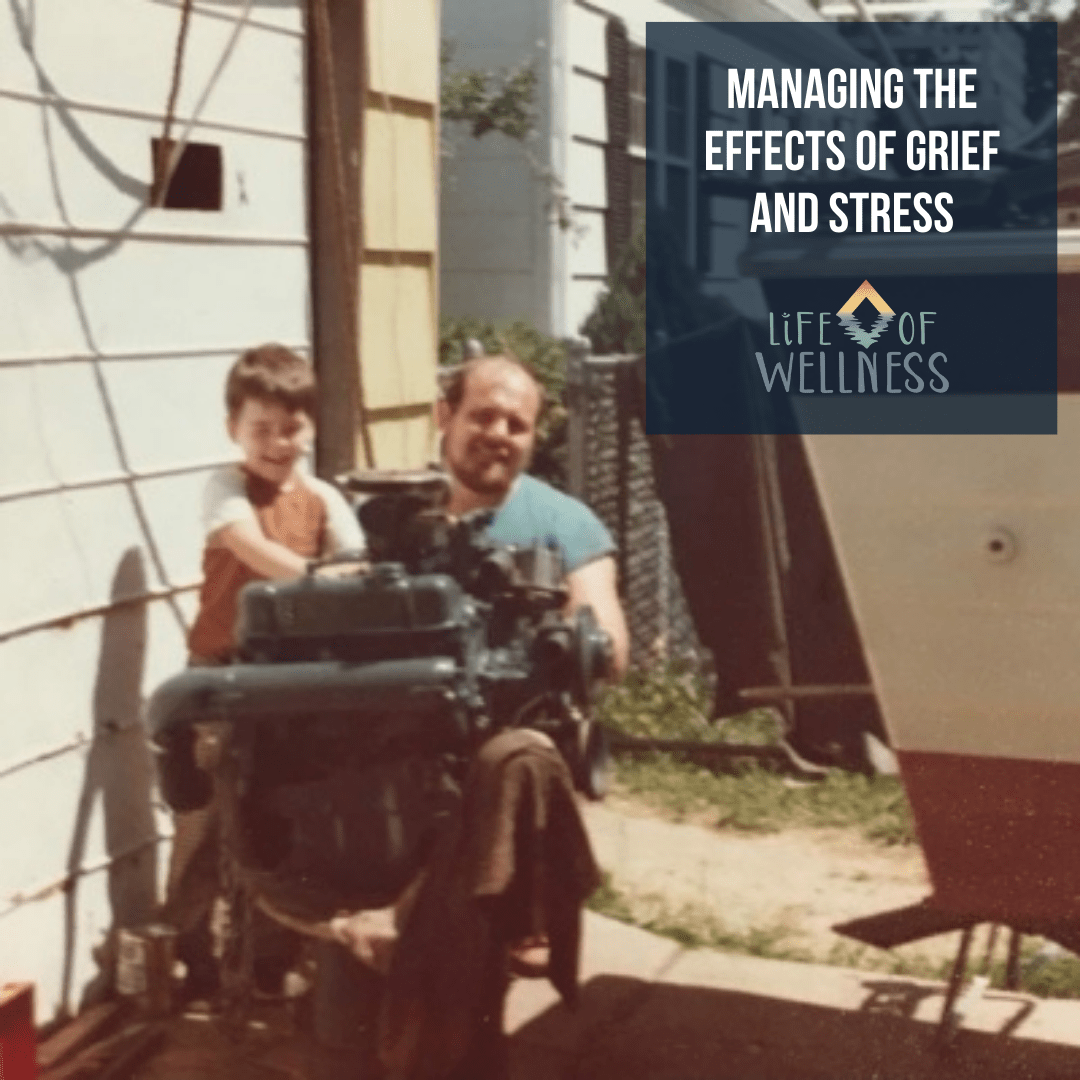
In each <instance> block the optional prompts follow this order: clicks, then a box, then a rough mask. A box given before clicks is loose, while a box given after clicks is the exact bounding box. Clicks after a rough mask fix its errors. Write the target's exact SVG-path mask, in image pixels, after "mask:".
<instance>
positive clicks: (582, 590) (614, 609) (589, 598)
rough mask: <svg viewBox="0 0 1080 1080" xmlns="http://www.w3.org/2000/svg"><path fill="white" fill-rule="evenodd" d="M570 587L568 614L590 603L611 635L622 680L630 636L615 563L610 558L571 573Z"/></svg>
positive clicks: (618, 674)
mask: <svg viewBox="0 0 1080 1080" xmlns="http://www.w3.org/2000/svg"><path fill="white" fill-rule="evenodd" d="M566 584H567V586H568V588H569V591H570V599H569V601H568V602H567V605H566V609H567V611H568V612H573V611H575V610H576V609H577V608H579V607H581V606H582V605H583V604H588V605H589V606H590V607H591V608H592V609H593V612H594V613H595V615H596V621H597V622H598V623H599V624H600V625H601V626H602V627H603V628H604V629H605V630H606V631H607V632H608V633H609V634H610V635H611V645H612V659H613V668H614V677H615V678H616V679H621V678H622V677H623V676H624V675H625V674H626V668H627V665H628V663H629V660H630V634H629V631H628V630H627V628H626V616H625V615H624V614H623V609H622V603H621V602H620V600H619V591H618V589H617V588H616V570H615V560H614V559H613V558H612V557H611V556H610V555H606V556H604V558H602V559H594V560H593V561H592V562H587V563H586V564H585V565H584V566H579V567H578V568H577V569H576V570H571V571H570V573H569V574H568V575H567V577H566Z"/></svg>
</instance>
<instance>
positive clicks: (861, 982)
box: [507, 914, 1080, 1080]
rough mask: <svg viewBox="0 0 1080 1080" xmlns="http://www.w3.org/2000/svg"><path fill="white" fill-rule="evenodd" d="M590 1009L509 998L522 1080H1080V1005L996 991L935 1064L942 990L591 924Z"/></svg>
mask: <svg viewBox="0 0 1080 1080" xmlns="http://www.w3.org/2000/svg"><path fill="white" fill-rule="evenodd" d="M586 918H587V924H586V936H585V956H584V967H583V971H582V984H583V992H582V1000H581V1003H580V1006H579V1008H578V1010H577V1011H576V1012H575V1013H570V1012H568V1011H567V1010H566V1009H565V1008H564V1007H563V1006H562V1005H561V1004H560V1003H559V1002H558V999H557V997H556V995H555V994H554V992H553V991H552V990H551V988H550V987H549V986H548V984H547V983H546V982H521V983H518V984H517V985H516V986H515V987H514V989H513V991H512V993H511V997H510V1001H509V1008H508V1018H507V1019H508V1030H509V1031H511V1032H512V1033H513V1039H512V1045H513V1053H514V1059H513V1060H514V1074H513V1075H514V1080H795V1078H806V1080H922V1078H924V1077H925V1078H930V1077H935V1078H936V1077H972V1078H973V1080H974V1078H979V1080H1006V1078H1008V1080H1058V1078H1062V1080H1063V1078H1065V1077H1076V1076H1080V1002H1072V1001H1068V1002H1066V1001H1037V1000H1035V999H1032V998H1030V997H1027V996H1025V995H1021V994H1007V993H1003V992H997V991H991V992H989V993H987V994H986V996H985V997H984V998H983V999H982V1001H981V1002H979V1003H978V1004H977V1005H975V1006H974V1007H973V1008H972V1009H971V1011H970V1014H969V1015H968V1016H967V1018H966V1019H965V1022H964V1027H963V1029H962V1030H961V1031H959V1032H958V1033H957V1035H956V1037H955V1038H954V1040H953V1042H952V1044H951V1047H950V1048H949V1049H948V1050H947V1051H946V1052H944V1053H942V1052H940V1051H939V1050H938V1049H937V1048H936V1046H935V1041H934V1035H935V1025H936V1022H937V1019H938V1017H939V1016H940V1012H941V1005H942V998H943V987H942V986H941V984H937V983H931V982H925V981H921V980H917V979H909V978H902V977H895V976H883V975H879V974H876V973H866V972H858V971H851V970H847V969H843V968H832V967H824V966H821V965H813V964H798V963H791V962H788V961H781V960H760V959H756V958H753V957H745V956H736V955H729V954H726V953H721V952H714V951H711V950H705V949H700V950H687V949H683V948H681V947H680V946H679V945H677V944H676V943H675V942H673V941H670V940H667V939H665V938H659V937H656V936H655V935H652V934H649V933H646V932H645V931H643V930H638V929H637V928H635V927H631V926H625V925H623V924H621V923H618V922H614V921H612V920H610V919H605V918H602V917H600V916H597V915H593V914H589V915H587V917H586Z"/></svg>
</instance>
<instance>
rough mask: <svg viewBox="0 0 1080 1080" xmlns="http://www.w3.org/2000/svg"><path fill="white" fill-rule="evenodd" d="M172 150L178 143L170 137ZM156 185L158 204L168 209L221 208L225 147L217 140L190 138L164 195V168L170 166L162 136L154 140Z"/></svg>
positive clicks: (155, 191)
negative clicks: (162, 186) (210, 141)
mask: <svg viewBox="0 0 1080 1080" xmlns="http://www.w3.org/2000/svg"><path fill="white" fill-rule="evenodd" d="M168 145H169V148H170V151H171V149H172V147H173V146H174V145H175V143H173V142H172V140H170V141H169V144H168ZM150 155H151V162H152V164H153V173H154V187H153V192H154V194H155V195H156V196H157V197H156V198H155V199H154V205H156V206H162V207H164V208H165V209H167V210H220V209H221V168H222V166H221V147H220V146H215V145H214V144H213V143H197V142H189V143H187V144H186V145H185V146H184V149H183V151H182V152H181V154H180V160H179V161H178V162H177V163H176V168H175V169H174V170H173V174H172V177H171V178H170V179H169V186H168V188H167V189H166V191H165V193H164V198H162V196H161V194H160V192H161V183H162V179H163V177H162V171H163V170H164V169H165V168H166V167H167V165H168V161H167V160H166V159H167V155H165V154H163V153H162V142H161V139H151V140H150Z"/></svg>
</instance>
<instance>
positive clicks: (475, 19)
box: [441, 0, 814, 336]
mask: <svg viewBox="0 0 1080 1080" xmlns="http://www.w3.org/2000/svg"><path fill="white" fill-rule="evenodd" d="M790 6H792V7H794V8H795V14H802V15H803V16H805V17H807V18H813V17H814V15H813V12H812V9H810V8H809V7H805V8H803V7H801V6H800V5H799V4H792V5H790ZM714 7H715V9H716V10H715V12H714V11H712V10H711V9H710V8H709V7H708V6H707V5H706V4H703V3H699V4H697V5H690V4H688V3H685V2H682V0H679V2H675V0H672V2H666V0H545V2H544V3H527V2H525V0H510V2H507V3H505V4H501V5H500V6H499V7H498V8H497V9H493V8H492V5H490V4H489V3H487V0H445V3H444V5H443V34H444V37H445V38H446V39H447V40H449V41H450V42H451V43H452V44H453V45H454V46H455V51H454V54H453V66H454V67H460V68H481V69H487V70H492V69H498V68H511V67H516V66H518V65H520V64H522V63H524V62H527V61H530V60H532V61H533V62H535V63H536V65H537V69H538V71H539V73H540V75H541V86H540V92H539V95H538V102H537V105H538V121H539V122H538V130H537V135H536V137H535V138H534V139H532V140H530V141H529V142H528V143H526V144H525V145H522V144H520V143H517V142H515V141H513V140H511V139H507V138H505V137H504V136H502V135H486V136H484V137H483V138H482V139H479V140H477V139H473V138H471V136H470V135H469V133H468V131H467V130H466V129H465V128H464V125H461V124H448V125H447V127H446V132H447V143H448V145H449V147H450V149H451V153H450V156H449V158H448V159H447V161H446V164H445V173H446V178H445V181H444V184H443V189H442V224H441V250H442V310H443V312H444V313H446V314H451V315H479V316H484V317H487V318H492V319H497V320H509V319H514V318H524V319H527V320H529V321H531V322H533V323H534V324H535V325H536V326H538V327H539V328H540V329H542V330H544V331H546V332H548V333H551V334H555V335H559V336H563V335H576V334H578V333H579V331H580V327H581V324H582V323H583V321H584V320H585V318H586V317H587V315H588V314H589V312H590V311H591V310H592V308H593V306H594V305H595V303H596V300H597V297H598V296H599V295H600V293H601V292H602V291H603V290H604V289H605V288H606V286H607V281H608V274H609V271H610V270H611V267H610V266H609V260H610V250H609V245H608V244H607V237H606V221H607V216H608V213H609V211H610V209H611V202H610V200H611V198H612V193H611V191H609V176H608V167H607V162H606V156H607V154H608V151H609V147H610V146H611V133H610V132H609V131H608V129H607V124H608V119H607V100H606V95H607V93H608V85H609V74H610V73H609V71H608V53H607V41H606V34H605V31H606V27H607V23H608V21H609V19H611V18H618V19H621V20H622V21H623V22H624V24H625V26H626V33H627V38H628V40H629V43H630V45H631V46H632V47H637V48H644V46H645V44H646V41H645V33H646V24H647V23H648V22H671V23H674V22H697V21H699V20H700V19H704V18H716V19H723V18H732V17H735V15H733V14H731V13H726V14H725V11H724V10H722V9H724V5H722V4H716V5H714ZM759 7H760V17H761V18H763V19H771V20H776V19H787V18H790V17H792V13H791V12H788V11H780V10H779V9H775V8H769V7H767V6H766V5H765V4H763V3H762V4H759ZM755 10H756V9H755ZM709 52H710V59H711V61H712V62H713V63H714V65H715V66H716V67H717V70H718V71H722V70H723V68H724V67H725V65H727V64H728V63H732V64H734V63H737V62H743V63H747V62H749V58H751V57H754V56H757V55H758V54H755V53H754V52H753V50H752V49H750V48H749V47H748V46H746V45H745V44H744V43H743V42H741V41H738V40H736V39H733V38H731V37H730V36H727V35H724V34H722V33H719V32H718V33H716V34H715V35H713V37H712V44H711V48H710V50H709ZM668 60H672V61H674V62H676V63H678V64H683V65H685V70H686V73H687V80H688V83H687V85H688V88H689V89H688V96H689V113H688V122H689V130H690V131H695V130H697V127H696V126H695V125H698V113H699V112H700V111H702V109H703V108H704V106H703V104H702V102H701V101H699V97H698V60H699V54H698V53H696V52H695V53H687V54H686V55H682V54H675V53H670V54H668V53H665V54H663V55H660V54H657V55H656V56H655V57H654V60H653V63H655V65H656V69H655V70H656V71H657V72H659V75H658V76H657V79H658V85H657V88H656V94H655V101H656V115H657V116H658V117H659V121H658V123H657V124H656V125H655V127H656V131H657V133H658V139H659V140H660V141H659V142H658V144H657V146H656V147H654V148H652V151H651V153H650V160H655V162H656V164H655V166H654V167H653V170H652V172H651V183H652V184H653V185H654V187H653V190H654V191H655V193H656V196H657V198H658V200H659V203H660V205H662V206H666V205H667V204H668V202H669V199H670V194H669V188H671V187H672V183H673V182H674V181H672V182H671V183H669V178H670V177H674V176H675V175H677V174H679V170H682V174H683V175H684V176H685V180H686V185H687V189H688V191H689V200H688V201H689V218H688V226H689V227H688V230H687V237H688V242H687V259H688V261H689V262H690V263H691V264H692V265H694V266H695V267H697V268H698V269H699V270H700V271H701V272H702V274H703V276H704V278H705V288H706V289H707V291H710V292H713V293H722V294H724V295H727V296H728V297H729V298H730V299H732V300H733V301H734V302H735V303H736V304H737V305H738V306H739V307H740V308H742V309H743V310H745V311H746V312H747V313H748V314H751V315H755V316H760V315H761V313H762V312H763V310H764V308H763V301H762V297H761V290H760V288H759V286H758V285H757V284H756V283H755V282H749V281H744V280H741V279H740V278H739V277H738V274H737V270H736V265H735V263H736V259H737V256H738V253H739V251H740V250H741V248H742V246H744V245H745V242H746V238H747V232H748V228H749V214H748V211H747V204H746V201H745V200H744V199H735V198H727V197H724V196H715V197H711V198H710V199H708V200H704V201H700V203H699V200H698V199H697V196H696V193H695V184H696V165H695V155H696V152H697V147H696V145H695V144H694V143H693V140H691V141H690V145H689V147H688V149H687V152H686V153H685V154H684V155H681V156H680V155H673V154H670V153H669V152H668V151H667V149H666V147H665V146H664V145H663V135H664V131H665V121H664V110H665V107H666V101H667V91H666V80H665V70H666V68H665V65H666V63H667V61H668ZM717 88H718V89H717V93H718V94H719V83H717ZM710 108H711V107H710ZM716 111H717V112H719V111H721V110H720V109H719V108H718V109H716ZM628 153H629V154H630V156H631V158H632V159H633V160H634V161H635V162H640V163H641V165H642V167H643V166H644V161H645V147H644V146H633V145H631V146H630V148H629V151H628ZM545 170H547V171H548V175H549V179H546V180H545V179H544V171H545ZM699 215H708V219H709V223H710V236H711V241H710V245H709V250H708V251H707V252H704V251H699V250H698V248H697V246H696V245H694V244H692V243H691V241H690V239H689V238H690V237H693V236H694V235H695V230H696V227H697V221H698V217H699Z"/></svg>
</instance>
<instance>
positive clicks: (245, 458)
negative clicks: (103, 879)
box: [161, 345, 364, 996]
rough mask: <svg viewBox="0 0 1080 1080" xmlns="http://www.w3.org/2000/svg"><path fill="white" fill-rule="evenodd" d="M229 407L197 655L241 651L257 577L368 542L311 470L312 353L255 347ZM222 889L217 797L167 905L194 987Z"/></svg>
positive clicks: (211, 491)
mask: <svg viewBox="0 0 1080 1080" xmlns="http://www.w3.org/2000/svg"><path fill="white" fill-rule="evenodd" d="M225 407H226V426H227V429H228V432H229V437H230V438H231V439H232V440H233V442H235V443H236V444H237V446H238V447H239V448H240V453H241V457H242V460H241V461H240V462H238V463H237V464H234V465H225V466H223V467H222V468H220V469H217V470H215V472H214V473H212V474H211V476H210V478H209V481H208V482H207V485H206V493H205V496H204V503H203V525H204V528H205V535H206V546H205V549H204V551H203V584H202V589H201V591H200V593H199V611H198V615H197V616H196V619H195V623H194V625H193V626H192V628H191V632H190V634H189V636H188V650H189V653H190V656H189V663H190V664H191V665H193V666H204V665H218V664H227V663H229V662H231V661H232V659H233V657H234V652H235V648H236V640H235V628H236V619H237V613H238V611H237V609H238V603H239V598H240V591H241V590H242V589H243V587H244V586H245V585H247V584H248V583H249V582H252V581H258V580H260V579H267V578H270V579H288V578H295V577H300V576H301V575H302V574H303V573H304V572H305V570H306V568H307V564H308V562H309V560H311V559H314V558H318V557H319V556H322V555H330V554H334V553H337V552H340V551H354V550H355V551H357V552H359V551H360V550H361V549H362V548H363V546H364V541H363V534H362V533H361V531H360V525H359V523H358V522H357V520H356V517H355V515H354V514H353V512H352V510H350V508H349V506H348V504H347V503H346V502H345V500H344V498H343V497H342V496H341V495H340V494H339V493H338V491H337V490H336V489H335V488H333V487H331V486H330V485H329V484H327V483H325V482H324V481H322V480H319V479H317V478H315V477H313V476H309V475H307V474H306V473H305V472H303V471H301V467H300V466H301V462H302V459H303V458H304V456H305V455H306V454H307V452H308V450H309V449H310V446H311V441H312V438H313V437H314V433H315V428H314V424H313V415H314V411H315V377H314V374H313V372H312V370H311V367H310V366H309V365H308V364H307V362H306V361H305V360H303V359H302V358H301V357H299V356H297V355H296V353H294V352H291V351H290V350H289V349H286V348H285V347H284V346H281V345H260V346H259V347H258V348H255V349H249V350H248V351H247V352H245V353H244V354H243V355H242V356H241V357H240V358H239V359H238V360H237V361H236V363H235V364H233V366H232V369H231V370H230V371H229V374H228V377H227V379H226V382H225ZM215 749H216V742H215V740H214V738H213V736H212V735H211V734H210V733H209V731H207V732H204V733H202V734H201V735H200V738H199V740H198V742H197V744H196V747H195V756H196V760H197V761H198V762H199V764H200V765H203V767H208V766H211V765H212V762H213V757H214V754H215ZM218 891H219V877H218V813H217V808H216V806H215V805H214V804H213V803H211V804H210V805H209V806H207V807H206V808H205V809H202V810H195V811H192V812H191V813H183V814H177V816H176V824H175V835H174V838H173V848H172V857H171V860H170V865H169V875H168V888H167V895H166V901H165V907H164V909H163V910H162V912H161V916H162V918H163V919H164V920H165V921H167V922H171V923H172V924H173V925H174V926H176V928H177V930H178V931H179V935H180V936H179V940H178V942H177V953H178V955H179V957H180V959H182V960H184V962H185V964H186V965H187V968H188V978H187V991H188V993H189V994H190V995H192V996H201V995H202V994H203V993H204V992H209V991H212V990H213V989H214V988H215V986H216V981H217V971H216V964H215V963H214V960H213V957H212V955H211V933H210V926H209V917H210V912H211V909H212V907H213V903H214V900H215V898H216V896H217V894H218ZM256 974H258V969H257V970H256Z"/></svg>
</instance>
